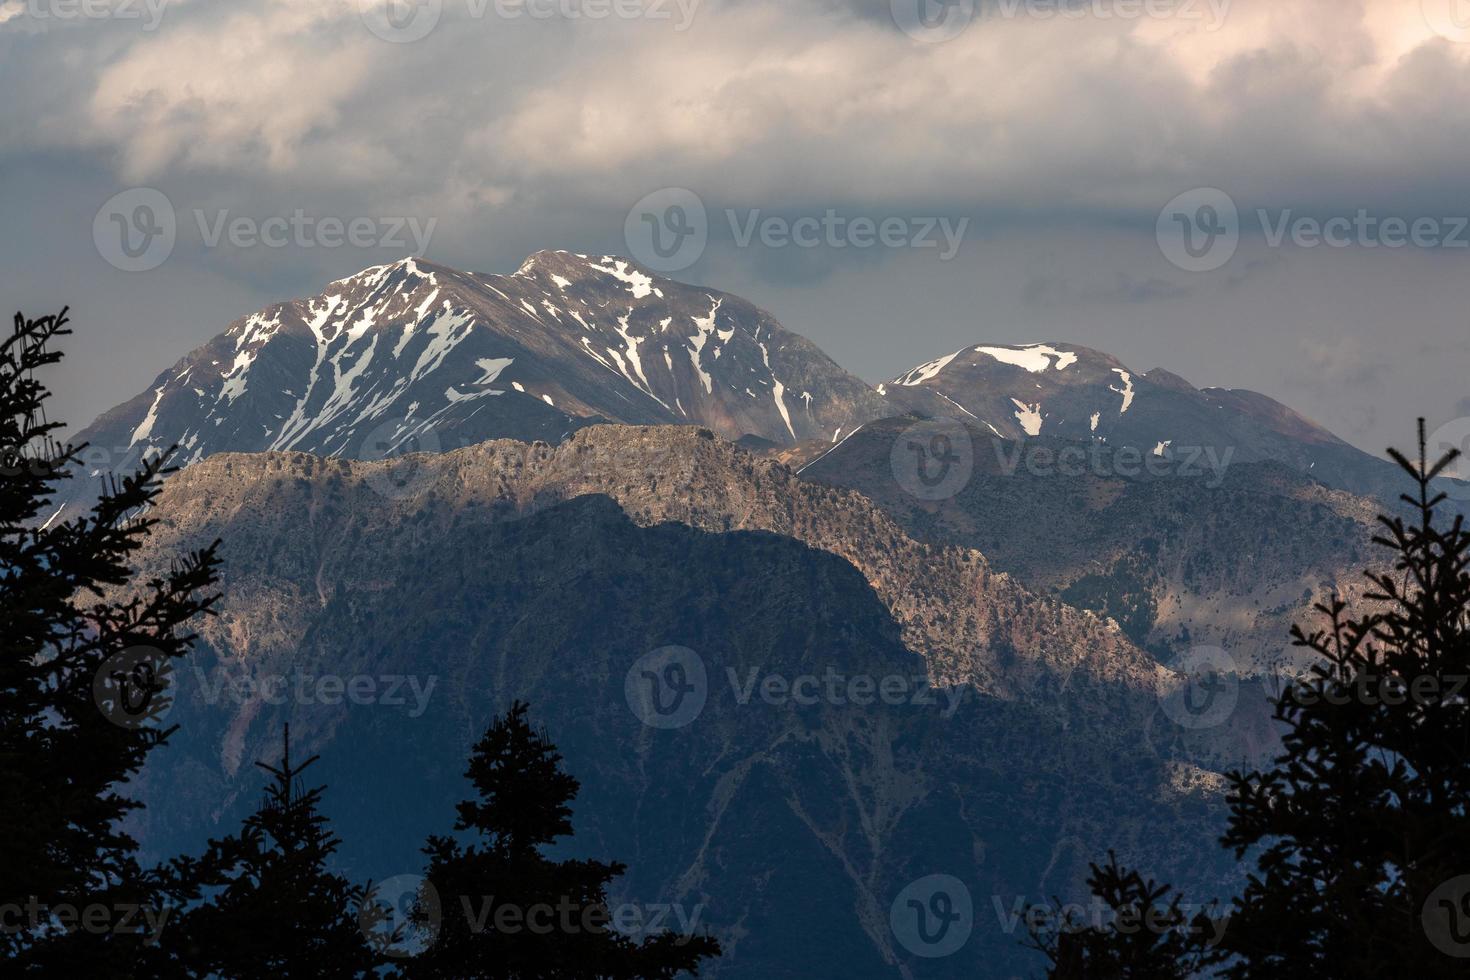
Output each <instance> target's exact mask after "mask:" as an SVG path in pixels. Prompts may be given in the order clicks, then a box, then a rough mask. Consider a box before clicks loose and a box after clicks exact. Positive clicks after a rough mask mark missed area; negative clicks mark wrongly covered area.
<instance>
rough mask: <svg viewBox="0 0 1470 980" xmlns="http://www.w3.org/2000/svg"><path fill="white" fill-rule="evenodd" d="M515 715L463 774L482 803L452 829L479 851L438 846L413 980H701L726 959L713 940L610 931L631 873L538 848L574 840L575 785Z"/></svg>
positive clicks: (406, 968)
mask: <svg viewBox="0 0 1470 980" xmlns="http://www.w3.org/2000/svg"><path fill="white" fill-rule="evenodd" d="M526 712H527V706H526V705H525V704H523V703H521V702H516V703H515V704H514V705H512V707H511V709H510V711H509V713H508V714H506V715H505V716H503V717H501V718H497V719H496V721H495V722H494V723H493V724H492V725H491V726H490V728H489V730H488V731H487V732H486V733H485V735H484V737H483V738H481V740H480V741H479V743H478V744H477V745H476V746H475V748H474V752H473V755H472V756H471V759H470V765H469V771H468V772H467V773H466V775H467V776H468V777H469V779H470V781H471V782H472V783H473V784H474V787H475V789H476V790H477V791H478V796H479V798H478V799H477V800H469V801H466V802H463V803H461V804H459V807H458V810H459V819H458V820H457V821H456V823H455V830H456V831H470V832H473V833H474V834H475V835H477V838H478V841H477V842H476V843H473V844H468V845H466V844H463V843H461V842H460V841H458V840H456V839H455V838H453V837H441V836H434V837H430V838H429V841H428V844H427V846H426V847H425V848H424V853H425V854H427V855H428V858H429V867H428V872H427V885H426V887H425V889H424V891H425V892H432V895H433V897H434V899H436V900H435V901H432V902H430V901H425V900H423V899H421V900H420V901H419V903H418V904H417V907H416V909H415V923H416V925H417V926H418V927H419V929H420V930H422V936H423V937H424V941H425V942H426V943H427V948H426V949H424V950H422V951H421V952H419V953H418V955H416V956H414V957H413V958H412V959H409V960H406V961H405V962H404V964H403V967H402V975H403V976H405V977H408V978H421V977H425V978H427V977H442V978H456V980H459V978H518V980H521V978H552V977H555V978H559V980H560V978H571V980H578V978H588V980H591V978H602V977H606V978H617V980H632V978H671V977H675V976H677V975H679V974H681V973H684V972H688V973H691V974H696V975H697V974H698V972H699V962H700V960H701V959H703V958H705V957H708V956H718V955H719V951H720V947H719V943H718V942H716V941H715V940H714V939H713V938H711V937H708V936H680V935H675V934H673V933H669V932H664V933H660V934H658V935H654V936H651V937H646V938H636V939H635V938H633V937H630V936H626V935H623V934H621V933H619V932H617V931H615V930H613V929H612V928H610V925H609V922H608V909H607V885H608V882H610V881H611V880H612V879H613V878H615V877H617V876H619V875H621V874H622V873H623V872H624V871H625V870H626V868H625V866H624V865H622V864H618V863H603V862H600V861H582V860H567V861H554V860H552V859H550V858H548V857H546V856H545V855H544V854H543V853H542V848H544V847H545V846H547V845H549V844H550V843H552V842H553V841H554V840H556V839H557V838H559V837H565V836H569V835H570V834H571V833H572V823H571V817H572V811H571V808H570V806H569V804H570V802H571V801H572V799H573V798H574V797H575V796H576V794H577V789H578V783H577V780H576V779H574V778H573V777H572V776H570V775H568V774H567V773H565V772H563V771H562V769H561V761H562V760H561V755H560V753H558V752H557V750H556V746H554V745H553V744H551V742H550V741H548V740H547V738H546V736H545V735H544V734H542V733H538V732H536V731H533V730H532V728H531V727H530V724H529V723H528V722H527V720H526Z"/></svg>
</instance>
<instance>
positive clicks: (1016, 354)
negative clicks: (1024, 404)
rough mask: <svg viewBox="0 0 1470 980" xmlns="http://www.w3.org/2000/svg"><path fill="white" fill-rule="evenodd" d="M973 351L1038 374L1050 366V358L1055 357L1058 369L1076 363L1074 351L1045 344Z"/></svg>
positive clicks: (976, 349)
mask: <svg viewBox="0 0 1470 980" xmlns="http://www.w3.org/2000/svg"><path fill="white" fill-rule="evenodd" d="M975 353H977V354H985V355H987V356H989V357H993V358H995V359H996V360H997V361H1000V362H1001V363H1002V364H1012V365H1015V366H1016V367H1018V368H1024V369H1026V370H1027V371H1030V372H1031V373H1032V374H1040V373H1041V372H1042V371H1045V370H1047V369H1048V368H1050V367H1052V366H1053V365H1052V358H1056V365H1055V367H1056V369H1057V370H1058V371H1060V370H1062V369H1064V368H1068V367H1071V366H1072V365H1073V364H1076V363H1077V355H1076V354H1075V353H1074V352H1072V351H1068V350H1058V349H1057V348H1055V347H1050V346H1048V345H1046V344H1026V345H1025V346H1023V347H1020V348H1011V347H976V348H975Z"/></svg>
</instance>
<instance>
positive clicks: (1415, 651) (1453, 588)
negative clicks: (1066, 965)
mask: <svg viewBox="0 0 1470 980" xmlns="http://www.w3.org/2000/svg"><path fill="white" fill-rule="evenodd" d="M1390 455H1392V457H1393V459H1394V460H1395V461H1396V462H1398V464H1399V465H1400V466H1401V467H1402V468H1403V469H1404V470H1405V472H1407V473H1408V474H1409V476H1410V477H1411V478H1412V479H1413V481H1414V483H1415V484H1416V488H1417V490H1416V493H1414V494H1412V495H1408V494H1406V495H1404V497H1403V500H1404V502H1405V503H1407V504H1408V505H1409V507H1410V509H1411V513H1412V515H1413V516H1412V519H1411V520H1408V521H1406V520H1404V519H1403V518H1400V517H1387V516H1385V517H1382V518H1380V521H1381V522H1382V525H1383V528H1384V532H1383V533H1381V534H1380V535H1378V536H1377V537H1376V538H1375V539H1374V540H1375V541H1376V542H1377V543H1378V544H1381V545H1383V546H1384V547H1386V548H1388V549H1391V550H1392V552H1393V558H1394V563H1393V568H1392V570H1391V571H1387V572H1377V573H1369V579H1370V580H1371V582H1372V584H1373V586H1374V590H1373V591H1372V592H1371V593H1370V594H1369V595H1368V596H1367V599H1368V600H1369V601H1370V602H1375V603H1378V604H1380V605H1379V606H1378V607H1377V608H1374V609H1371V610H1368V611H1365V612H1362V613H1359V614H1357V615H1356V616H1355V615H1353V614H1352V613H1351V612H1350V610H1349V609H1348V607H1347V605H1346V604H1345V603H1343V602H1342V601H1341V600H1334V601H1332V602H1331V603H1329V604H1328V605H1326V606H1322V607H1319V611H1320V612H1321V613H1322V614H1323V615H1324V616H1325V617H1326V619H1327V622H1328V625H1327V626H1326V628H1324V629H1320V630H1314V631H1312V632H1310V633H1308V632H1305V631H1303V630H1301V629H1300V628H1296V629H1294V630H1293V637H1294V638H1295V641H1296V643H1297V645H1299V646H1304V647H1307V648H1308V649H1311V650H1313V651H1315V652H1316V653H1317V654H1318V655H1319V657H1320V659H1319V661H1318V663H1317V665H1316V666H1315V667H1314V669H1313V671H1312V674H1311V676H1310V677H1308V678H1306V679H1305V680H1303V681H1301V682H1299V683H1297V684H1295V685H1293V686H1291V687H1289V688H1288V689H1286V690H1285V691H1284V692H1283V696H1282V697H1281V699H1280V700H1279V702H1278V705H1277V712H1276V713H1277V717H1278V718H1279V719H1280V720H1281V721H1282V722H1284V723H1285V724H1286V726H1287V729H1288V730H1287V734H1286V736H1285V739H1284V745H1283V753H1282V756H1281V757H1280V758H1279V759H1278V760H1277V762H1276V765H1275V767H1274V768H1272V769H1271V770H1269V771H1267V772H1264V773H1251V774H1242V773H1232V774H1230V781H1231V796H1230V800H1231V818H1230V826H1229V830H1228V831H1227V833H1226V835H1225V838H1224V843H1225V845H1226V846H1227V847H1230V848H1233V849H1234V850H1235V853H1236V856H1237V857H1242V856H1244V855H1245V854H1246V853H1247V852H1248V851H1252V850H1255V849H1257V848H1264V850H1261V851H1260V853H1259V856H1258V857H1257V858H1256V872H1255V873H1254V874H1252V875H1251V876H1250V879H1249V882H1248V884H1247V887H1246V889H1245V891H1244V893H1243V894H1242V895H1241V896H1240V898H1239V899H1238V900H1237V901H1236V902H1235V907H1234V909H1233V914H1232V916H1231V921H1230V926H1229V929H1228V930H1227V932H1226V936H1225V941H1224V942H1223V943H1222V947H1221V948H1222V951H1223V952H1224V953H1227V954H1233V955H1235V956H1238V957H1240V958H1241V960H1240V962H1238V963H1234V964H1231V965H1230V966H1229V967H1228V969H1226V971H1225V975H1226V976H1230V977H1275V976H1287V975H1291V976H1293V977H1302V976H1332V977H1342V978H1356V977H1363V978H1367V977H1383V976H1395V975H1396V976H1416V977H1448V976H1457V977H1463V976H1464V975H1465V974H1466V970H1467V961H1466V960H1465V959H1463V958H1460V957H1464V956H1470V935H1467V934H1466V933H1465V930H1467V929H1470V900H1467V896H1470V878H1466V877H1465V876H1467V875H1470V702H1467V698H1470V688H1467V684H1466V681H1467V678H1470V573H1467V562H1470V533H1467V532H1466V530H1465V528H1464V524H1463V518H1462V517H1461V516H1459V515H1455V516H1454V517H1453V519H1452V520H1451V521H1449V523H1448V526H1443V522H1440V521H1437V520H1436V516H1437V515H1436V510H1437V508H1438V507H1439V506H1440V505H1441V504H1442V503H1443V502H1444V500H1445V498H1444V495H1443V494H1439V493H1436V492H1435V491H1434V488H1433V486H1432V481H1433V480H1434V478H1435V477H1436V476H1438V475H1439V474H1440V473H1443V472H1444V471H1445V469H1446V467H1448V466H1449V465H1450V464H1451V463H1452V462H1453V461H1454V459H1455V458H1456V457H1457V456H1458V453H1457V452H1451V453H1449V454H1447V455H1446V456H1445V457H1443V458H1442V459H1440V460H1438V461H1435V462H1434V463H1432V464H1431V463H1430V461H1429V460H1428V459H1427V458H1426V457H1425V439H1424V421H1423V420H1422V419H1421V420H1420V421H1419V458H1418V460H1417V461H1410V460H1409V459H1407V458H1405V457H1404V456H1403V455H1402V454H1400V453H1398V452H1396V451H1390ZM1455 954H1458V955H1455Z"/></svg>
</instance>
